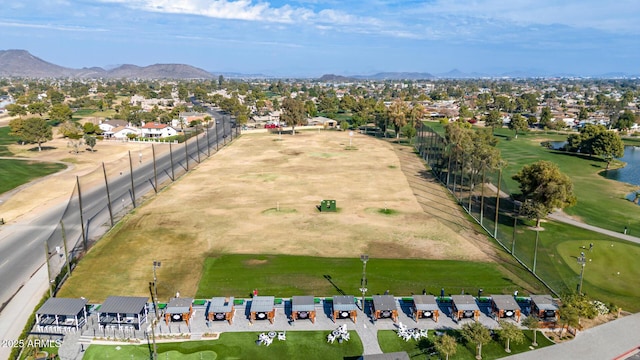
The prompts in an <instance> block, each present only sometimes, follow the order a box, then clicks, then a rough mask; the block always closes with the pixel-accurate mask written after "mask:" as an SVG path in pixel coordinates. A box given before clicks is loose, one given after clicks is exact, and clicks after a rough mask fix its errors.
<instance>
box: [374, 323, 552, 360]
mask: <svg viewBox="0 0 640 360" xmlns="http://www.w3.org/2000/svg"><path fill="white" fill-rule="evenodd" d="M448 333H449V335H451V336H454V337H455V338H460V335H459V333H458V331H448ZM524 334H525V340H524V342H522V343H520V344H514V343H511V344H510V346H509V347H510V349H511V353H507V352H506V351H504V344H503V343H502V342H499V341H497V340H494V341H491V342H490V343H489V344H487V345H484V346H482V358H483V359H499V358H503V357H506V356H510V355H514V354H518V353H522V352H526V351H529V350H530V349H529V346H530V345H531V343H532V341H533V332H532V331H529V330H525V331H524ZM435 336H436V335H435V333H434V332H433V331H429V337H428V338H427V339H422V340H420V341H414V340H409V341H404V340H403V339H401V338H400V337H398V335H397V334H396V332H395V331H393V330H380V331H378V343H379V344H380V348H381V349H382V351H383V352H385V353H389V352H397V351H406V352H407V354H409V357H410V358H411V359H417V360H422V359H440V357H439V355H438V354H436V351H435V348H434V347H433V342H432V341H433V339H434V338H435ZM536 341H537V342H538V347H537V348H542V347H546V346H550V345H553V342H551V340H549V339H547V338H546V337H544V336H543V335H542V334H541V333H539V332H538V334H537V336H536ZM475 351H476V348H475V345H473V344H464V343H463V340H462V339H461V338H460V340H458V347H457V350H456V354H455V355H452V356H449V359H450V360H467V359H468V360H473V359H475Z"/></svg>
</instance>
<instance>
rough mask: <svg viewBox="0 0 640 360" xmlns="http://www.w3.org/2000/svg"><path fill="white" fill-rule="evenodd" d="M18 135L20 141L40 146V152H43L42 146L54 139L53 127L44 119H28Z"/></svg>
mask: <svg viewBox="0 0 640 360" xmlns="http://www.w3.org/2000/svg"><path fill="white" fill-rule="evenodd" d="M17 130H18V133H17V134H16V135H17V136H18V137H19V138H20V139H22V140H23V141H26V142H28V143H36V144H38V151H42V144H43V143H45V142H47V141H49V140H51V139H53V131H52V130H51V126H50V125H49V124H47V122H46V121H45V120H44V119H43V118H37V117H32V118H27V119H24V122H23V123H22V124H21V127H20V128H19V129H17Z"/></svg>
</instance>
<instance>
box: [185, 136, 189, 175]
mask: <svg viewBox="0 0 640 360" xmlns="http://www.w3.org/2000/svg"><path fill="white" fill-rule="evenodd" d="M187 142H188V141H187V139H186V138H185V139H184V162H185V165H186V167H187V171H189V149H188V146H187Z"/></svg>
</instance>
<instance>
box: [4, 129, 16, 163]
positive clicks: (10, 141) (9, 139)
mask: <svg viewBox="0 0 640 360" xmlns="http://www.w3.org/2000/svg"><path fill="white" fill-rule="evenodd" d="M10 132H11V128H10V127H8V126H3V127H0V156H13V153H12V152H11V151H9V149H8V148H7V146H8V145H11V144H15V143H16V142H17V141H18V138H17V137H13V136H11V135H9V133H10Z"/></svg>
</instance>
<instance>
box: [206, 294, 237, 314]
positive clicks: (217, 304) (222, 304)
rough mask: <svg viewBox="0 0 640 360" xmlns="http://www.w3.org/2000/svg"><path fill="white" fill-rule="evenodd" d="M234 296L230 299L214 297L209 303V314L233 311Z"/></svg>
mask: <svg viewBox="0 0 640 360" xmlns="http://www.w3.org/2000/svg"><path fill="white" fill-rule="evenodd" d="M233 300H234V298H233V296H231V297H229V298H224V297H214V298H212V299H211V302H210V303H209V312H210V313H211V312H212V313H228V312H231V309H233Z"/></svg>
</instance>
